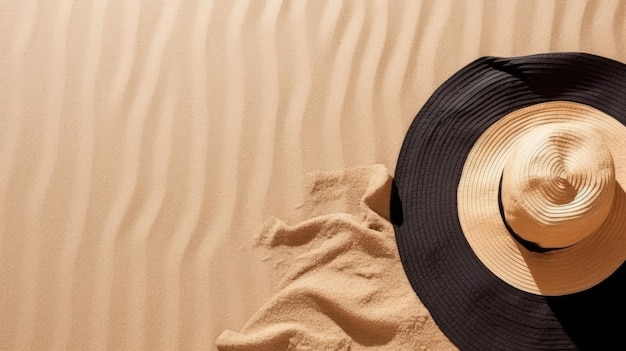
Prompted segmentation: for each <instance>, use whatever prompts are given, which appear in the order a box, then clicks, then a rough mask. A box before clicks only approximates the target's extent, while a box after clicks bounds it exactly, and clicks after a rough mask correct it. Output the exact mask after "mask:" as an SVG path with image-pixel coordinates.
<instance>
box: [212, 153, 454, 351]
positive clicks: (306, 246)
mask: <svg viewBox="0 0 626 351" xmlns="http://www.w3.org/2000/svg"><path fill="white" fill-rule="evenodd" d="M307 184H308V190H309V194H308V199H307V200H306V202H305V203H304V205H303V206H302V207H301V208H300V210H301V211H302V212H301V213H302V215H303V216H305V218H306V219H305V220H303V221H302V222H300V223H297V224H295V225H288V224H286V223H285V222H283V221H280V220H278V219H271V220H269V221H268V223H266V225H265V226H264V228H263V229H262V231H261V232H260V234H259V235H258V237H257V242H256V243H257V244H258V246H259V249H260V250H267V252H268V260H269V261H271V262H272V263H273V264H274V269H275V270H276V272H277V273H278V275H279V278H280V279H279V284H278V291H277V292H276V294H275V295H274V296H273V297H272V298H271V299H270V300H269V301H267V302H266V303H265V305H264V306H263V307H262V308H261V309H260V310H259V311H258V312H257V313H256V314H255V315H254V316H253V317H252V318H251V319H250V320H249V321H248V323H247V324H246V325H245V326H244V327H243V328H242V330H241V331H240V332H234V331H225V332H223V333H222V334H221V335H220V336H219V338H218V340H217V345H218V349H219V350H223V351H226V350H255V351H259V350H268V351H269V350H271V351H276V350H453V349H456V348H455V347H454V346H453V345H452V344H451V343H450V342H449V341H448V340H447V339H446V337H445V336H444V335H443V334H442V333H441V332H440V331H439V329H438V328H437V326H436V325H435V323H434V322H433V320H432V318H431V317H430V315H429V313H428V311H427V310H426V308H425V307H424V306H423V305H422V304H421V302H420V301H419V299H418V298H417V296H416V295H415V293H414V292H413V289H412V288H411V286H410V284H409V282H408V280H407V279H406V277H405V275H404V271H403V269H402V264H401V263H400V259H399V256H398V252H397V247H396V243H395V241H394V233H393V227H392V225H391V223H390V222H389V197H390V196H389V195H390V190H391V177H390V176H389V173H388V171H387V169H386V168H385V167H384V166H381V165H374V166H370V167H361V168H352V169H347V170H345V171H340V172H324V173H316V174H312V175H311V176H309V179H308V181H307ZM307 216H308V217H307Z"/></svg>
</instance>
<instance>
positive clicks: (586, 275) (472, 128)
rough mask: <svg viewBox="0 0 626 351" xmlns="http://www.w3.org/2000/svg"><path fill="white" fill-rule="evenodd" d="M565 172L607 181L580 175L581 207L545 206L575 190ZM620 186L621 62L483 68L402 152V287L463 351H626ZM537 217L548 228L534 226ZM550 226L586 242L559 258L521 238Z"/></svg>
mask: <svg viewBox="0 0 626 351" xmlns="http://www.w3.org/2000/svg"><path fill="white" fill-rule="evenodd" d="M537 130H539V132H537ZM544 139H545V140H547V141H545V140H544ZM600 144H602V145H605V146H601V150H600V151H597V150H596V149H597V148H598V147H597V145H600ZM520 145H522V146H520ZM527 145H530V148H529V147H528V146H527ZM605 149H606V152H605V153H604V154H603V153H602V152H604V150H605ZM519 150H525V151H519ZM528 150H536V152H535V151H532V152H531V151H528ZM580 150H583V151H580ZM520 152H521V153H522V154H519V153H520ZM525 152H530V153H533V154H532V155H526V154H524V153H525ZM561 153H565V154H566V155H565V156H563V155H561ZM581 154H586V155H587V156H580V155H581ZM605 154H606V155H607V156H606V157H604V156H602V155H605ZM572 155H573V156H572ZM589 155H591V156H589ZM598 155H600V156H598ZM527 156H528V157H527ZM563 159H565V161H563ZM598 159H601V160H598ZM570 160H574V161H570ZM581 160H582V161H581ZM516 162H528V163H529V164H530V165H531V166H524V165H523V167H520V166H518V165H514V166H510V164H511V163H513V164H515V163H516ZM576 162H578V164H574V163H576ZM563 164H564V165H565V166H563ZM580 164H582V165H583V166H580ZM507 167H508V168H507ZM559 167H561V168H563V167H566V168H567V167H570V168H577V167H578V168H580V167H583V168H584V167H587V168H589V167H592V168H593V167H596V168H597V169H601V171H602V172H603V173H602V176H595V175H594V174H591V175H588V174H589V172H587V173H584V172H582V173H580V172H579V173H578V174H574V175H572V176H571V178H573V179H574V180H571V181H570V183H572V184H573V185H571V184H568V186H570V188H572V189H573V188H575V189H574V190H578V192H579V193H584V194H583V195H584V196H583V195H581V196H578V195H576V194H573V195H571V199H570V200H572V199H574V198H575V199H576V200H572V201H573V202H575V201H579V203H578V204H577V205H572V204H565V205H562V204H561V203H557V205H558V206H557V205H554V206H552V207H546V206H544V205H545V204H544V203H543V202H546V201H547V200H545V199H548V200H550V199H552V196H554V197H559V196H561V195H559V194H560V193H558V192H559V191H561V190H563V189H565V190H567V189H569V188H567V187H564V186H561V185H562V184H565V183H567V179H566V178H567V176H564V175H562V174H564V173H567V172H565V171H563V170H562V169H561V168H559ZM510 169H514V170H515V172H517V173H519V174H514V175H513V176H511V175H508V173H511V172H513V171H509V170H510ZM607 169H608V171H606V170H607ZM605 171H606V172H605ZM507 172H508V173H507ZM544 173H545V174H547V176H546V177H548V178H545V179H552V178H554V179H555V184H556V185H555V186H554V189H556V190H555V191H556V192H557V193H556V195H555V192H554V191H552V190H550V189H548V190H545V189H546V187H547V188H549V187H550V186H551V185H550V184H549V183H550V182H549V181H548V182H547V183H546V181H544V180H545V179H544V178H541V179H539V178H537V174H544ZM574 173H575V172H574ZM592 173H593V172H592ZM581 174H582V175H581ZM550 177H552V178H550ZM511 179H513V180H511ZM538 179H539V180H538ZM581 179H582V180H581ZM607 179H608V180H607ZM578 180H580V181H579V182H578ZM511 182H512V183H514V184H513V185H511V184H509V183H511ZM515 182H517V183H518V184H515ZM557 183H558V184H557ZM579 183H580V184H579ZM546 184H547V185H546ZM607 184H608V185H607ZM624 187H626V65H624V64H622V63H620V62H617V61H614V60H611V59H608V58H604V57H600V56H595V55H590V54H585V53H549V54H539V55H531V56H524V57H515V58H499V57H483V58H479V59H477V60H476V61H474V62H472V63H471V64H469V65H468V66H466V67H464V68H463V69H461V70H460V71H459V72H457V73H456V74H455V75H453V76H452V77H451V78H450V79H448V80H447V81H446V82H445V83H444V84H443V85H441V87H439V88H438V89H437V90H436V91H435V93H434V94H433V95H432V97H431V98H430V99H429V100H428V101H427V102H426V104H425V105H424V107H423V108H422V109H421V111H420V112H419V113H418V114H417V116H416V117H415V119H414V120H413V122H412V124H411V125H410V127H409V129H408V132H407V135H406V137H405V140H404V143H403V145H402V148H401V151H400V155H399V158H398V162H397V166H396V170H395V173H394V191H393V194H392V201H391V204H392V205H391V216H392V222H393V224H394V229H395V233H396V241H397V245H398V249H399V252H400V257H401V260H402V264H403V267H404V269H405V272H406V275H407V278H408V280H409V281H410V283H411V285H412V286H413V289H414V290H415V292H416V293H417V295H418V297H419V298H420V300H421V301H422V302H423V303H424V305H425V306H426V307H427V308H428V309H429V311H430V313H431V315H432V316H433V318H434V320H435V322H436V323H437V325H438V326H439V327H440V329H441V330H442V331H443V332H444V333H445V334H446V336H447V337H448V338H449V339H450V340H451V341H452V342H453V343H454V344H455V345H457V346H458V347H459V348H460V349H461V350H570V349H573V350H575V349H592V350H598V349H611V350H613V349H615V350H618V349H626V346H625V345H626V272H625V270H626V268H625V267H624V264H623V263H624V259H625V258H626V194H625V193H624V190H623V188H624ZM529 189H530V190H529ZM581 189H585V190H581ZM589 189H591V190H589ZM607 189H608V190H607ZM565 190H563V194H566V193H567V192H566V191H565ZM570 190H571V189H570ZM574 190H572V191H574ZM592 190H593V191H592ZM568 191H569V190H568ZM574 193H575V191H574ZM589 194H592V195H589ZM593 194H600V195H593ZM567 196H570V195H567ZM579 198H580V199H579ZM526 200H528V201H526ZM544 200H545V201H544ZM542 201H543V202H542ZM568 201H569V200H568ZM503 202H504V204H503ZM557 202H558V201H557ZM559 206H560V207H559ZM511 208H513V209H511ZM520 208H521V209H522V210H526V212H524V211H522V210H520ZM546 208H547V210H546ZM535 210H537V211H539V212H541V211H544V210H545V211H547V212H548V213H547V214H546V218H548V219H545V220H544V219H543V217H542V218H541V219H540V220H536V221H535V222H533V223H529V221H528V220H526V219H525V217H524V216H526V217H528V216H530V217H532V215H528V213H531V214H532V211H535ZM564 211H565V212H567V213H566V215H567V216H565V217H563V218H564V219H563V218H556V217H558V216H561V215H562V214H563V212H564ZM585 211H586V212H585ZM527 212H528V213H527ZM598 213H601V214H598ZM586 215H588V216H595V217H594V218H595V220H594V221H595V222H597V224H594V225H593V227H591V226H590V228H591V229H585V228H586V225H585V223H587V222H585V220H584V216H586ZM599 216H600V217H599ZM574 217H575V218H574ZM555 218H556V219H555ZM581 218H583V219H582V221H581ZM598 218H599V219H598ZM553 219H554V220H553ZM557 220H562V221H561V222H558V223H557ZM532 221H533V220H531V222H532ZM518 222H519V223H521V224H518ZM591 222H592V221H591V220H590V221H589V223H591ZM595 222H594V223H595ZM581 223H582V226H581ZM531 224H533V225H531ZM559 226H560V227H559ZM568 226H569V227H568ZM543 227H545V228H547V229H546V231H547V234H549V231H550V230H552V229H551V228H561V229H563V228H565V229H567V230H566V231H565V232H569V231H571V232H574V231H576V230H577V229H578V228H581V230H583V231H585V230H588V231H589V233H588V235H586V236H585V237H583V238H582V239H579V238H576V241H575V242H574V241H572V242H567V244H566V245H565V244H564V245H563V246H562V247H561V246H559V247H551V246H550V245H547V246H546V245H543V244H541V243H539V244H538V243H536V242H529V241H527V240H525V239H527V238H528V236H527V235H520V234H521V233H519V231H530V233H529V234H530V236H531V237H532V235H534V234H536V233H533V230H534V231H536V230H537V229H536V228H540V229H541V228H543ZM529 228H530V229H529ZM533 228H534V229H533ZM569 229H571V230H569ZM524 234H528V233H524ZM539 234H541V233H539ZM521 236H523V237H521ZM538 237H541V235H539V236H538ZM605 347H606V348H605Z"/></svg>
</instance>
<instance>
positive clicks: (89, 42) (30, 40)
mask: <svg viewBox="0 0 626 351" xmlns="http://www.w3.org/2000/svg"><path fill="white" fill-rule="evenodd" d="M547 51H586V52H590V53H595V54H600V55H603V56H607V57H610V58H613V59H617V60H620V61H622V62H626V1H596V0H587V1H584V0H580V1H545V0H542V1H531V0H525V1H506V0H503V1H491V0H484V1H481V0H475V1H457V0H437V1H410V0H407V1H399V0H394V1H373V0H372V1H335V0H329V1H295V0H294V1H269V0H268V1H256V0H232V1H231V0H220V1H204V0H203V1H200V0H198V1H190V0H167V1H165V0H164V1H156V0H154V1H152V0H143V1H141V0H97V1H96V0H93V1H72V0H65V1H62V0H57V1H52V0H51V1H44V0H42V1H29V0H25V1H3V2H2V3H0V83H1V86H0V349H2V350H104V349H110V350H176V349H180V350H212V349H215V340H216V338H217V336H218V335H219V334H220V333H221V332H222V331H224V330H225V329H231V330H239V329H240V328H241V327H242V326H243V325H244V324H245V323H246V321H247V320H248V319H249V318H250V317H251V316H252V315H253V314H254V312H255V311H256V310H258V309H259V307H261V306H262V305H263V303H264V302H265V301H266V300H267V299H268V298H270V297H271V296H272V294H273V293H274V282H273V272H272V266H271V265H269V264H267V262H265V261H263V257H262V255H261V254H259V253H258V252H257V250H255V249H254V248H253V247H252V241H253V240H252V237H253V236H254V235H255V234H256V233H257V231H258V228H259V227H260V226H261V225H262V224H263V223H264V222H265V221H266V220H267V218H268V217H269V216H277V217H280V218H289V216H291V215H292V213H294V211H295V209H296V208H297V207H298V205H299V204H301V203H302V201H303V199H302V197H303V193H304V189H303V187H304V186H303V182H304V174H305V173H306V172H309V171H319V170H339V169H343V168H345V167H351V166H359V165H369V164H374V163H380V164H383V165H385V166H386V167H387V168H388V169H389V170H390V171H392V170H393V169H394V167H395V161H396V157H397V153H398V151H399V148H400V145H401V143H402V139H403V136H404V133H405V131H406V128H407V127H408V125H409V123H410V122H411V120H412V119H413V117H414V116H415V114H416V112H417V111H418V110H419V108H420V106H422V104H423V103H424V102H425V100H426V99H427V98H428V96H430V94H431V93H432V92H433V91H434V89H435V88H436V87H437V86H438V85H439V84H440V83H441V82H443V81H444V80H445V79H446V78H447V77H449V76H450V75H451V74H452V73H454V72H455V71H456V70H458V69H459V68H461V67H462V66H464V65H465V64H467V63H469V62H470V61H472V60H474V59H475V58H477V57H479V56H483V55H496V56H513V55H524V54H530V53H537V52H547Z"/></svg>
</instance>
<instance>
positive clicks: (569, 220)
mask: <svg viewBox="0 0 626 351" xmlns="http://www.w3.org/2000/svg"><path fill="white" fill-rule="evenodd" d="M614 192H615V170H614V165H613V158H612V157H611V152H610V151H609V149H608V147H607V146H606V145H605V144H604V141H603V138H602V137H601V136H600V135H599V133H598V132H596V131H595V130H593V129H592V128H583V127H580V126H577V125H575V124H573V123H549V124H546V125H543V126H539V127H535V128H532V130H531V131H529V132H528V133H527V134H526V135H524V136H523V137H522V138H520V140H519V141H518V143H517V145H516V146H515V147H514V149H513V151H512V153H511V154H510V155H509V158H508V160H507V162H506V164H505V167H504V171H503V174H502V199H501V200H502V207H503V212H504V217H505V219H506V222H507V223H508V225H509V226H510V228H511V229H512V230H513V231H514V232H515V233H516V234H517V235H519V236H520V237H521V238H522V239H524V240H526V241H529V242H531V243H534V244H536V245H537V246H539V247H541V248H563V247H567V246H570V245H574V244H576V243H577V242H579V241H580V240H582V239H584V238H586V237H587V236H589V235H590V234H592V233H593V232H594V231H595V230H596V229H598V228H599V227H600V226H601V225H602V223H604V221H605V219H606V218H607V215H608V214H609V212H610V210H611V206H612V204H613V196H614Z"/></svg>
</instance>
